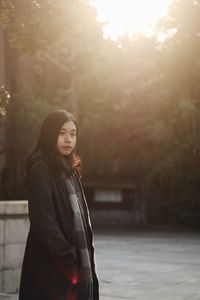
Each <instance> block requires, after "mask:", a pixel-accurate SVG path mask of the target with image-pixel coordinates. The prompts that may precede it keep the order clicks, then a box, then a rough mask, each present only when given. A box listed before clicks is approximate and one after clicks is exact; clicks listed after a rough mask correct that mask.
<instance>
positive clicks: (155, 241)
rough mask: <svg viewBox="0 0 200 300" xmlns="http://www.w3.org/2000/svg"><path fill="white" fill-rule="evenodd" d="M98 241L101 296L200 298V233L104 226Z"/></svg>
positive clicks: (13, 299)
mask: <svg viewBox="0 0 200 300" xmlns="http://www.w3.org/2000/svg"><path fill="white" fill-rule="evenodd" d="M95 245H96V256H97V263H98V273H99V278H100V292H101V293H100V300H114V299H116V300H118V299H119V300H124V299H127V300H128V299H129V300H200V234H197V233H196V234H194V233H185V234H184V233H183V232H182V233H166V232H165V233H161V232H144V231H143V232H141V231H140V232H139V231H138V232H130V231H129V232H127V231H126V232H125V231H124V232H122V231H121V232H116V231H115V232H111V231H110V232H108V231H107V232H106V233H105V232H103V231H102V232H100V231H99V232H98V233H96V234H95ZM4 299H5V300H6V299H7V300H8V299H9V300H17V295H13V296H12V297H11V298H9V297H8V298H5V297H3V295H1V294H0V300H4ZM36 300H37V299H36Z"/></svg>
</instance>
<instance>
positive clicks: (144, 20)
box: [91, 0, 170, 40]
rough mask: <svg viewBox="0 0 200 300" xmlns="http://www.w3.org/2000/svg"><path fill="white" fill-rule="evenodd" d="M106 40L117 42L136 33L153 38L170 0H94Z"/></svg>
mask: <svg viewBox="0 0 200 300" xmlns="http://www.w3.org/2000/svg"><path fill="white" fill-rule="evenodd" d="M91 2H92V4H93V5H94V6H95V7H96V9H97V14H98V21H99V22H102V23H105V25H104V26H103V33H104V38H111V39H112V40H117V39H118V38H120V37H122V36H124V35H126V36H128V37H129V38H131V37H133V36H134V34H136V33H142V34H144V35H145V36H148V37H150V36H152V35H153V33H154V28H155V25H156V23H157V21H158V20H159V19H160V18H161V17H162V16H164V15H166V13H167V10H168V7H169V2H170V0H149V1H146V0H92V1H91Z"/></svg>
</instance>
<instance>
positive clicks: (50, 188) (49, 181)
mask: <svg viewBox="0 0 200 300" xmlns="http://www.w3.org/2000/svg"><path fill="white" fill-rule="evenodd" d="M27 184H28V205H29V218H30V230H29V233H28V238H27V243H26V248H25V255H24V260H23V265H22V273H21V281H20V291H19V300H68V299H69V300H70V299H77V297H75V296H73V293H76V290H77V289H78V287H79V286H80V287H81V285H83V286H84V282H83V283H78V284H77V285H76V286H75V285H74V284H73V280H72V278H73V277H74V276H75V277H76V278H77V276H78V272H79V268H80V266H79V265H78V261H79V249H77V248H76V247H75V241H74V234H73V232H74V227H73V223H72V211H71V207H70V202H69V198H68V195H67V192H66V188H65V186H64V182H63V180H62V177H61V176H60V175H59V174H57V175H53V174H52V173H51V172H50V170H49V168H48V166H47V164H46V162H45V161H44V160H39V161H37V162H35V163H34V165H33V166H32V168H31V170H30V172H29V175H28V179H27ZM82 192H83V191H82ZM83 196H84V194H83ZM84 207H85V213H87V204H86V203H85V202H84ZM87 229H88V235H89V244H90V250H91V252H92V261H91V264H92V273H93V282H94V295H93V300H98V299H99V291H98V290H99V284H98V279H97V276H96V272H95V259H94V246H93V232H92V229H91V226H90V224H89V223H88V228H87ZM80 299H83V297H82V298H80ZM85 299H86V300H87V297H86V298H85Z"/></svg>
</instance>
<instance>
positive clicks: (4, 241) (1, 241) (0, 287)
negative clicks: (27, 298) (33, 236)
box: [0, 201, 29, 293]
mask: <svg viewBox="0 0 200 300" xmlns="http://www.w3.org/2000/svg"><path fill="white" fill-rule="evenodd" d="M28 229H29V220H28V204H27V201H0V293H17V292H18V290H19V281H20V275H21V265H22V259H23V255H24V248H25V242H26V238H27V233H28Z"/></svg>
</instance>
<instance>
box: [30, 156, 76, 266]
mask: <svg viewBox="0 0 200 300" xmlns="http://www.w3.org/2000/svg"><path fill="white" fill-rule="evenodd" d="M28 190H29V199H28V203H29V217H30V228H31V230H32V233H33V235H34V236H35V239H36V240H37V241H38V245H39V247H42V248H43V249H44V251H45V252H46V254H47V255H49V256H50V257H51V258H52V259H53V260H54V261H55V263H56V264H57V265H58V267H59V268H61V269H62V270H63V271H64V270H66V268H70V267H72V266H75V265H76V261H77V260H76V252H75V248H74V247H73V246H72V245H71V244H69V243H68V242H67V240H66V238H65V237H64V235H63V233H62V231H61V229H60V227H59V225H58V223H57V222H56V217H55V209H54V204H53V195H52V181H51V177H50V174H49V171H48V167H47V165H46V163H45V162H43V161H38V162H36V163H35V164H34V165H33V167H32V168H31V170H30V172H29V175H28Z"/></svg>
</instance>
